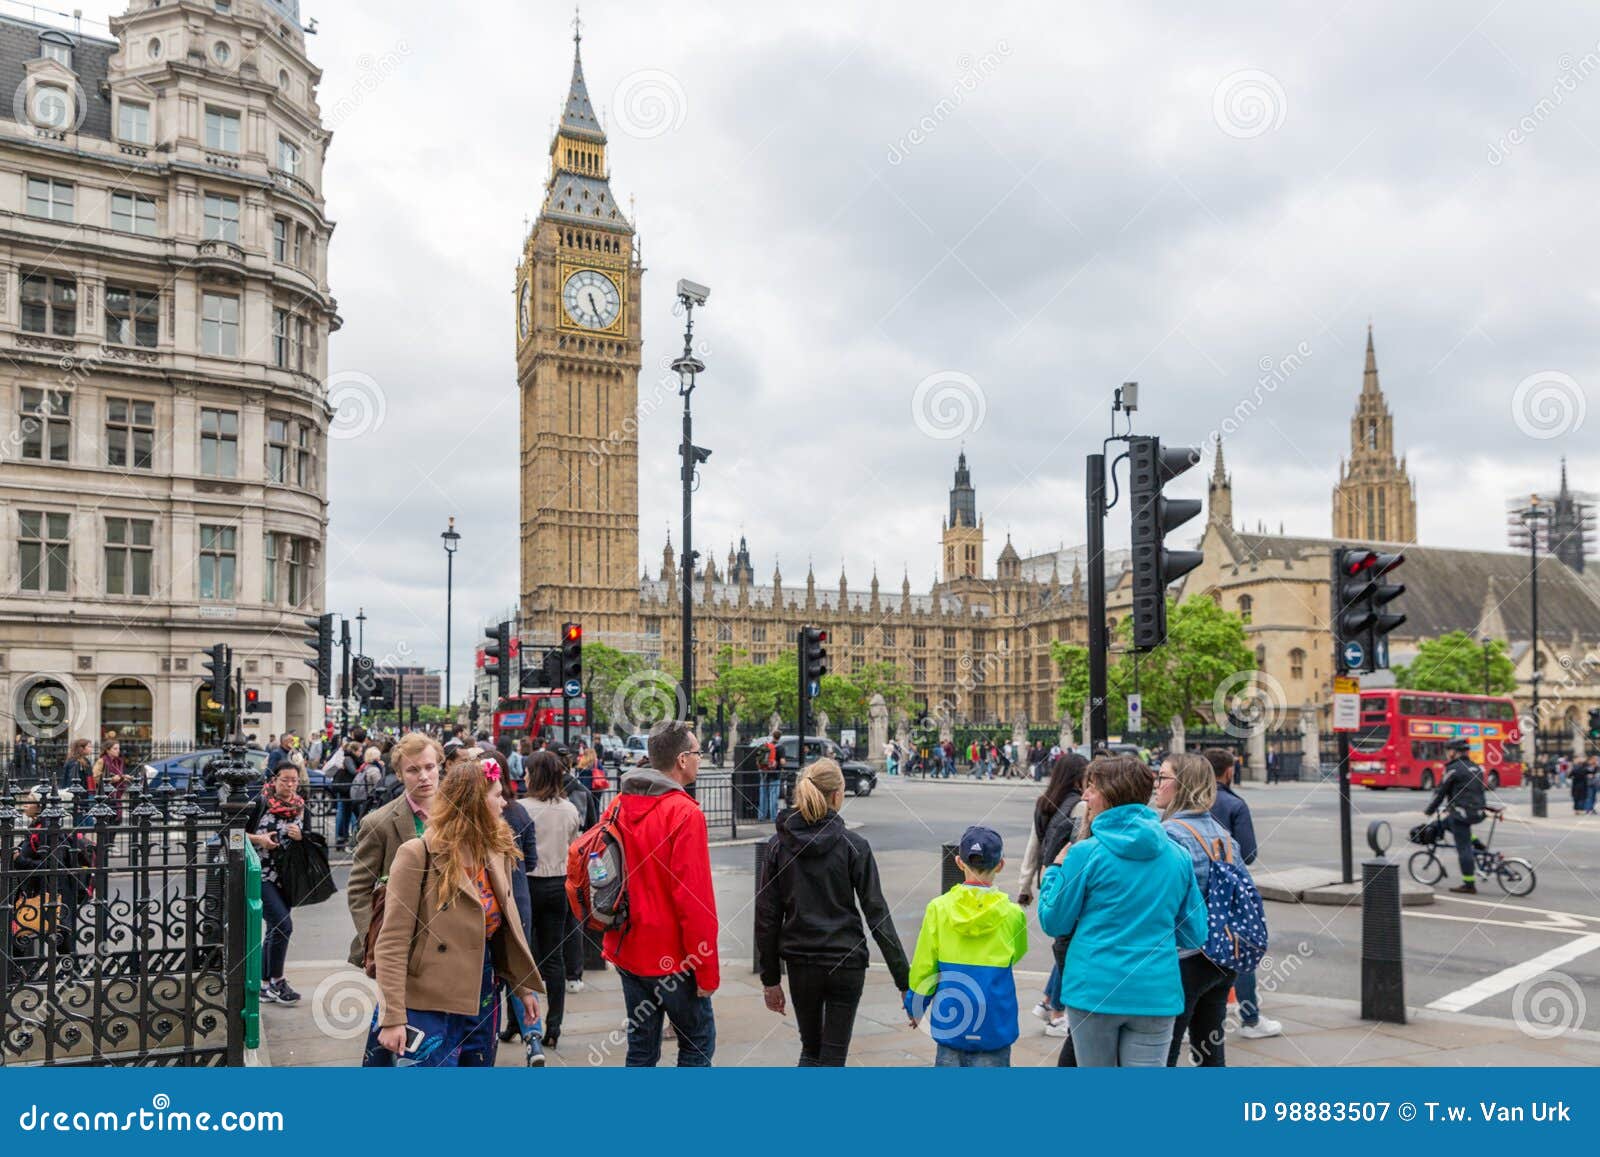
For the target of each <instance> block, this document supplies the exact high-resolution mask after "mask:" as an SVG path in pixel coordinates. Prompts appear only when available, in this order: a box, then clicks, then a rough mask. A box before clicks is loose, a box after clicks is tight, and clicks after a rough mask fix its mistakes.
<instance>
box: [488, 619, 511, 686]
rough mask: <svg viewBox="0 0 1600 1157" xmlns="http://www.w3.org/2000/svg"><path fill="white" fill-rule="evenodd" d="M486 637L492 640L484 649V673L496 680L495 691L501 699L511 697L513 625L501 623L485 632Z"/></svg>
mask: <svg viewBox="0 0 1600 1157" xmlns="http://www.w3.org/2000/svg"><path fill="white" fill-rule="evenodd" d="M483 634H484V637H485V638H486V639H490V640H492V642H491V643H490V644H489V646H487V647H485V648H484V649H483V673H484V674H485V675H488V676H491V677H492V678H493V679H494V684H495V691H496V692H497V693H498V694H499V696H500V698H502V699H507V698H510V696H511V623H510V622H509V621H507V622H503V623H499V624H497V625H496V626H494V627H492V628H491V629H489V630H487V631H485V632H484V633H483Z"/></svg>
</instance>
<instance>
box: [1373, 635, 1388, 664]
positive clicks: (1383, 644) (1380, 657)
mask: <svg viewBox="0 0 1600 1157" xmlns="http://www.w3.org/2000/svg"><path fill="white" fill-rule="evenodd" d="M1372 659H1373V661H1372V665H1373V666H1374V667H1377V668H1378V669H1379V670H1380V671H1382V670H1386V669H1387V668H1388V666H1389V638H1388V636H1387V635H1384V636H1382V637H1380V638H1379V639H1378V645H1377V646H1375V647H1374V648H1373V649H1372Z"/></svg>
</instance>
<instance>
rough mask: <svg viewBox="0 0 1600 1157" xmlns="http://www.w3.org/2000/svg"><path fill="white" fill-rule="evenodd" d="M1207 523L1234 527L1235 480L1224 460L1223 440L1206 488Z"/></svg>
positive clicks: (1219, 443) (1220, 442) (1212, 464)
mask: <svg viewBox="0 0 1600 1157" xmlns="http://www.w3.org/2000/svg"><path fill="white" fill-rule="evenodd" d="M1206 495H1207V497H1206V522H1207V523H1208V524H1210V525H1212V526H1223V527H1228V526H1232V525H1233V478H1232V477H1231V476H1229V474H1228V471H1227V467H1226V465H1224V463H1223V460H1222V439H1221V438H1218V439H1217V453H1216V457H1215V458H1213V459H1212V462H1211V481H1210V482H1209V483H1208V484H1207V487H1206Z"/></svg>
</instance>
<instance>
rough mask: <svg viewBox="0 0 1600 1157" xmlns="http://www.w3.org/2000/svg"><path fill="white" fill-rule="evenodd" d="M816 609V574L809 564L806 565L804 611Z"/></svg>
mask: <svg viewBox="0 0 1600 1157" xmlns="http://www.w3.org/2000/svg"><path fill="white" fill-rule="evenodd" d="M816 609H817V572H816V568H814V567H813V566H812V565H811V564H810V563H809V562H808V563H806V610H808V611H814V610H816Z"/></svg>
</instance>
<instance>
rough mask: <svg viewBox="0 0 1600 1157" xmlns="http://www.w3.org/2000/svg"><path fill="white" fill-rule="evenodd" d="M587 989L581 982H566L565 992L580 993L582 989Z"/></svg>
mask: <svg viewBox="0 0 1600 1157" xmlns="http://www.w3.org/2000/svg"><path fill="white" fill-rule="evenodd" d="M588 987H589V986H588V985H587V984H585V983H584V982H583V981H581V980H569V981H567V991H568V992H582V991H583V990H584V989H586V988H588Z"/></svg>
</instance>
